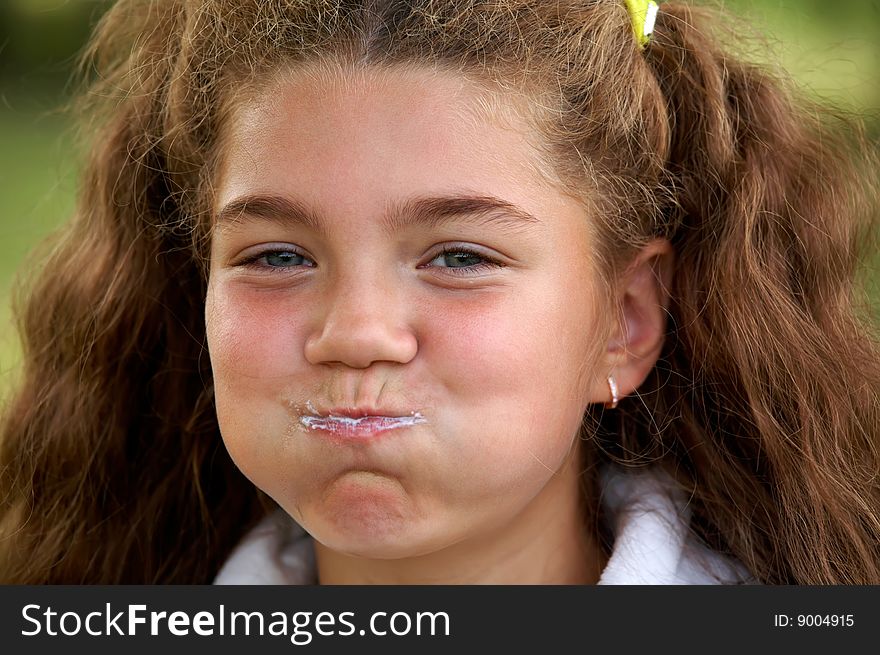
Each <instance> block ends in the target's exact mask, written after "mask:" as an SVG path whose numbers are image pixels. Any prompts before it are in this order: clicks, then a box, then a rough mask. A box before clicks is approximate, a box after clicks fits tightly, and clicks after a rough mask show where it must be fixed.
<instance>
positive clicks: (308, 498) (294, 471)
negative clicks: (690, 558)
mask: <svg viewBox="0 0 880 655" xmlns="http://www.w3.org/2000/svg"><path fill="white" fill-rule="evenodd" d="M321 80H322V82H320V83H319V82H316V81H315V80H313V79H311V78H307V77H306V76H305V75H301V76H299V77H297V76H289V77H286V78H283V79H281V80H280V81H276V82H274V83H273V84H272V85H271V86H270V88H267V89H265V91H264V92H263V93H262V94H261V95H258V96H257V97H256V98H255V99H253V100H252V101H251V102H248V103H246V104H244V105H243V106H241V107H239V108H238V109H237V110H236V111H235V112H234V114H233V117H232V120H231V122H230V124H229V126H228V130H227V132H226V134H225V135H224V136H225V139H226V140H225V143H226V144H227V150H226V151H225V159H224V162H223V165H222V167H221V170H220V171H219V173H218V177H217V179H216V181H215V182H216V205H215V213H216V232H215V234H214V237H213V242H212V255H211V274H210V284H209V290H208V296H207V302H206V307H205V312H206V323H207V335H208V344H209V348H210V356H211V364H212V367H213V373H214V383H215V392H216V403H217V414H218V419H219V423H220V428H221V431H222V434H223V439H224V441H225V444H226V446H227V448H228V450H229V452H230V454H231V456H232V457H233V459H234V460H235V462H236V464H237V465H238V466H239V467H240V468H241V470H242V471H243V472H244V473H245V475H247V476H248V477H249V478H250V479H251V480H252V481H253V482H254V484H256V485H257V486H258V487H260V488H261V489H263V490H264V491H266V492H267V493H268V494H269V495H270V496H271V497H272V498H274V499H275V500H276V501H277V502H278V503H279V504H280V505H281V506H282V507H283V508H284V509H285V510H286V511H287V512H288V513H289V514H290V515H291V516H292V517H293V518H294V519H296V520H297V521H298V522H299V523H300V524H301V525H302V526H303V527H305V528H306V530H307V531H308V532H310V533H311V534H312V535H313V536H314V537H315V538H316V539H317V540H318V542H320V543H321V544H323V545H324V546H325V547H328V548H330V549H333V550H336V551H338V552H342V553H347V554H351V555H358V556H364V557H376V558H383V559H387V558H399V557H409V556H415V555H420V554H426V553H430V552H434V551H437V550H440V549H443V548H445V547H447V546H451V545H453V544H458V543H465V542H467V541H468V540H474V541H475V542H476V541H479V540H480V539H484V538H489V537H491V535H492V534H493V532H495V531H498V530H503V529H512V528H513V527H515V526H516V524H517V521H520V520H524V518H523V517H526V516H527V515H529V513H530V508H534V507H536V506H537V505H538V504H540V506H541V507H544V508H546V507H548V506H560V507H561V506H563V503H564V501H563V499H562V497H563V496H570V495H571V494H572V493H575V492H576V489H577V485H576V481H575V476H576V474H577V472H578V468H577V466H566V464H570V463H571V458H573V457H575V456H576V454H577V450H578V449H577V448H575V445H576V444H577V439H576V437H577V434H578V428H579V426H580V424H581V419H582V416H583V413H584V411H585V408H586V406H587V405H588V404H589V403H591V402H599V401H601V400H604V399H605V398H606V397H607V387H606V386H605V376H606V374H607V370H602V368H603V367H602V365H601V364H600V362H602V361H603V360H602V355H603V353H604V351H605V349H606V343H605V340H604V336H603V335H605V334H606V329H607V327H608V326H607V325H606V322H605V321H606V318H605V316H604V313H602V312H599V311H597V309H596V307H597V306H598V305H599V303H598V302H597V297H598V296H597V294H598V290H599V286H598V278H597V274H596V271H595V270H594V261H593V257H592V247H591V239H590V236H589V231H588V224H587V220H588V219H587V217H586V216H585V212H584V210H583V208H582V206H581V205H580V204H578V203H577V202H575V201H574V200H573V199H571V198H569V197H567V196H565V195H563V194H562V193H560V192H559V191H558V190H555V189H554V188H552V187H551V186H550V185H549V184H548V183H546V182H545V181H543V179H542V178H541V177H540V175H539V174H538V173H537V172H536V166H535V165H536V164H537V161H538V160H537V156H536V154H535V152H534V151H533V149H532V148H531V147H530V146H529V144H528V142H527V135H529V126H528V125H527V124H526V122H525V121H524V120H523V119H520V118H515V115H514V114H513V113H510V115H509V116H508V117H507V120H506V121H504V122H502V121H501V120H500V119H497V118H492V116H491V113H490V112H487V111H485V110H484V111H482V112H481V111H480V107H481V106H482V107H484V108H485V106H486V105H485V104H484V103H481V101H480V98H481V96H482V97H484V98H485V97H486V94H487V92H486V91H485V90H484V89H482V88H481V87H477V86H475V85H473V84H472V83H469V82H467V81H466V80H464V79H461V78H458V77H453V76H451V75H441V74H438V73H432V72H428V71H425V72H423V73H419V72H407V73H403V72H393V73H392V72H385V73H381V74H380V73H376V74H374V75H369V76H366V75H365V76H360V77H353V76H346V75H343V74H342V73H340V74H339V76H338V77H336V78H335V79H328V78H326V77H325V78H321ZM496 100H497V101H498V102H500V103H505V102H507V101H506V100H504V99H500V98H496ZM363 417H367V418H363ZM359 418H360V420H358V419H359ZM563 471H571V472H572V473H571V474H569V473H563ZM557 497H558V498H557ZM532 514H534V511H532Z"/></svg>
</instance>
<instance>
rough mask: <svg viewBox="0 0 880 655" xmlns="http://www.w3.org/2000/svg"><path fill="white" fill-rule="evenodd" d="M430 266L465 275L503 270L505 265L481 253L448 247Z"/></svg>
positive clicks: (429, 263)
mask: <svg viewBox="0 0 880 655" xmlns="http://www.w3.org/2000/svg"><path fill="white" fill-rule="evenodd" d="M428 266H433V267H436V268H445V269H448V270H449V272H450V273H452V274H454V275H463V274H465V275H466V274H469V273H474V272H481V271H486V270H488V269H498V268H503V267H504V264H502V263H501V262H499V261H497V260H495V259H492V258H491V257H487V256H486V255H483V254H481V253H478V252H475V251H473V250H469V249H468V248H462V247H454V246H453V247H447V248H444V249H443V252H441V253H440V254H438V255H437V256H436V257H434V259H432V260H431V261H430V262H428Z"/></svg>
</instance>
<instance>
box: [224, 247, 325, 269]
mask: <svg viewBox="0 0 880 655" xmlns="http://www.w3.org/2000/svg"><path fill="white" fill-rule="evenodd" d="M239 265H240V266H245V267H247V268H255V269H257V270H259V269H263V270H267V271H287V270H291V269H295V268H299V267H301V266H305V267H306V268H312V267H314V266H315V262H313V261H312V260H311V259H309V258H308V257H306V256H305V255H303V254H302V253H299V252H297V251H296V250H292V249H289V248H285V249H280V250H264V251H263V252H258V253H256V254H255V255H252V256H250V257H248V258H247V259H246V260H244V261H243V262H241V264H239Z"/></svg>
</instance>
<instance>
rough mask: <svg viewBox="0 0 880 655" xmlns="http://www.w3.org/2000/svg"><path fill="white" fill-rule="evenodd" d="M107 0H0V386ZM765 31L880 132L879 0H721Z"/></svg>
mask: <svg viewBox="0 0 880 655" xmlns="http://www.w3.org/2000/svg"><path fill="white" fill-rule="evenodd" d="M108 4H109V3H108V2H107V1H106V0H0V85H2V86H0V88H2V102H0V143H2V149H0V184H2V195H0V394H2V393H4V392H5V390H7V389H8V387H9V385H10V383H11V381H12V379H13V376H14V375H15V372H16V370H17V366H18V363H19V345H18V337H17V335H16V334H15V332H14V330H13V328H12V322H11V313H10V297H11V291H12V288H13V279H14V275H15V272H16V271H17V270H19V269H22V270H25V269H27V267H28V263H29V262H36V261H39V259H40V258H41V257H43V256H44V255H45V254H46V253H45V252H44V251H42V250H41V249H40V248H39V247H37V246H38V244H39V241H40V239H41V238H42V237H43V236H45V235H46V234H47V233H48V232H50V231H51V230H52V229H53V228H54V227H56V226H57V225H59V224H60V223H62V222H63V221H64V220H65V219H66V218H67V217H68V216H69V215H70V213H71V210H72V207H73V197H74V194H75V190H76V168H77V156H76V153H75V151H74V150H73V146H72V139H71V136H70V134H69V119H68V117H66V116H65V114H64V112H63V111H62V108H63V106H64V104H65V102H66V101H67V100H68V99H69V94H70V93H71V85H70V83H69V79H70V73H71V70H72V66H73V62H74V61H75V58H76V55H77V53H78V51H79V50H80V48H81V47H82V44H83V42H84V40H85V39H86V37H87V35H88V33H89V29H90V26H91V25H93V24H94V22H95V21H96V20H97V19H98V18H99V17H100V15H101V13H102V12H103V11H104V10H106V8H107V6H108ZM717 4H721V5H723V6H725V7H726V8H727V9H728V10H730V11H731V12H733V13H734V14H737V15H740V16H743V17H744V18H746V19H747V20H748V21H749V22H750V23H752V24H754V26H755V27H756V29H757V30H758V31H760V32H762V33H764V34H766V35H767V37H768V39H767V41H766V45H769V46H770V47H769V48H765V47H763V46H762V47H757V48H754V47H753V48H749V49H748V50H749V52H751V53H753V54H752V56H754V57H758V58H762V59H765V60H767V61H769V62H771V63H773V64H782V65H783V66H785V67H786V68H788V69H789V70H790V71H791V72H792V73H793V75H794V77H795V78H796V80H797V81H798V82H799V84H801V85H802V86H803V87H805V88H806V89H807V90H809V92H810V93H813V94H815V95H818V96H820V97H822V98H825V99H827V100H829V101H830V102H833V103H834V104H836V105H838V106H839V107H840V108H842V109H844V110H846V111H850V112H855V113H857V114H859V115H861V116H863V117H864V118H865V120H866V121H867V123H868V127H869V133H870V134H871V135H872V136H873V137H874V138H878V136H880V29H878V28H880V0H837V1H836V2H832V1H829V0H726V1H720V0H719V1H718V2H717Z"/></svg>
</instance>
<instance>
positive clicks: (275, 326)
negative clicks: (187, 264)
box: [205, 283, 303, 381]
mask: <svg viewBox="0 0 880 655" xmlns="http://www.w3.org/2000/svg"><path fill="white" fill-rule="evenodd" d="M300 319H301V313H299V312H297V311H296V306H295V305H294V303H292V302H290V300H286V301H285V299H284V298H283V296H282V295H281V294H275V293H271V292H262V291H259V292H255V291H253V290H247V289H240V288H236V287H235V286H234V285H223V284H222V283H220V284H218V285H216V286H212V287H211V291H209V295H208V299H207V302H206V305H205V322H206V330H207V337H208V349H209V352H210V355H211V366H212V368H213V370H214V376H215V380H217V379H218V378H219V379H221V380H222V379H223V378H226V377H241V378H243V379H245V380H246V379H251V380H254V381H256V380H257V379H260V378H280V377H284V376H286V375H290V374H291V373H292V372H293V371H294V369H295V367H296V366H297V365H299V364H300V362H301V359H302V347H301V343H302V337H301V336H300V332H301V331H302V329H303V328H302V326H301V325H300Z"/></svg>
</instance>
